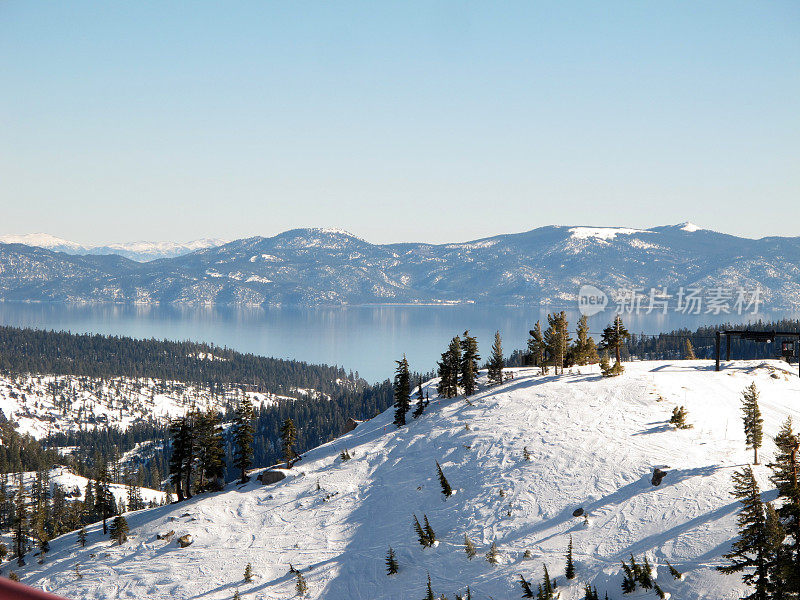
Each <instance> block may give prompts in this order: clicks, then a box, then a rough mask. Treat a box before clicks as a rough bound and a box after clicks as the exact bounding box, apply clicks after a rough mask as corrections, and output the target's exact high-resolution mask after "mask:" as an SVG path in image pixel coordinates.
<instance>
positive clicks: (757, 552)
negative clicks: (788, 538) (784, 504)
mask: <svg viewBox="0 0 800 600" xmlns="http://www.w3.org/2000/svg"><path fill="white" fill-rule="evenodd" d="M732 495H733V496H734V497H735V498H736V499H738V500H739V502H740V504H741V505H742V509H741V511H740V512H739V516H738V518H737V522H738V524H739V539H737V540H736V541H735V542H734V543H733V550H732V551H731V552H730V553H728V554H725V555H724V556H725V558H727V559H728V560H729V561H730V562H731V564H729V565H726V566H724V567H717V569H718V570H719V571H722V572H723V573H742V572H743V575H742V581H744V583H745V584H747V585H749V586H752V587H755V591H754V592H753V593H752V594H750V595H748V596H745V597H744V598H743V600H769V594H768V585H769V577H768V565H769V561H770V556H769V540H768V537H767V527H766V525H767V522H766V513H765V510H764V503H763V502H762V501H761V490H760V489H759V487H758V483H757V482H756V478H755V477H754V475H753V469H752V468H751V467H749V466H748V467H745V468H744V469H743V470H742V471H737V472H735V473H734V474H733V492H732Z"/></svg>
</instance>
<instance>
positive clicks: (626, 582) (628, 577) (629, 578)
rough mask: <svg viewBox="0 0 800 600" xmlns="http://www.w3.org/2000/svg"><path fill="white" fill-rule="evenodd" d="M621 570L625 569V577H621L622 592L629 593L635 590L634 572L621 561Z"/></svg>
mask: <svg viewBox="0 0 800 600" xmlns="http://www.w3.org/2000/svg"><path fill="white" fill-rule="evenodd" d="M622 570H623V571H625V577H623V578H622V593H623V594H630V593H632V592H635V591H636V581H637V578H636V572H635V570H634V569H633V568H631V567H630V566H629V565H628V564H627V563H625V562H624V561H623V563H622Z"/></svg>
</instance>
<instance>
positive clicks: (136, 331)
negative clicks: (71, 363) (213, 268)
mask: <svg viewBox="0 0 800 600" xmlns="http://www.w3.org/2000/svg"><path fill="white" fill-rule="evenodd" d="M568 314H569V320H570V329H571V330H574V323H575V321H576V320H577V318H578V316H579V315H578V313H577V311H568ZM546 315H547V310H546V309H542V310H537V309H524V308H517V307H506V306H499V307H488V306H476V305H457V306H353V307H343V308H315V309H308V308H263V309H262V308H252V309H251V308H228V307H203V308H188V307H173V306H130V305H66V304H55V303H53V304H46V303H30V304H29V303H11V302H0V324H3V325H15V326H19V327H34V328H39V329H56V330H68V331H72V332H74V333H87V332H88V333H101V334H111V335H124V336H130V337H134V338H150V337H155V338H159V339H163V338H166V339H172V340H193V341H203V342H210V343H214V344H216V345H219V346H227V347H229V348H233V349H236V350H240V351H243V352H253V353H256V354H261V355H266V356H275V357H279V358H292V359H298V360H304V361H307V362H312V363H327V364H336V365H341V366H343V367H345V368H346V369H348V370H353V371H358V373H359V374H360V375H361V376H362V377H364V378H365V379H367V380H369V381H371V382H374V381H378V380H381V379H385V378H387V377H391V376H392V373H393V370H394V366H395V365H394V361H395V360H397V359H399V358H401V357H402V355H403V354H404V353H405V354H406V356H407V358H408V360H409V363H410V365H411V368H412V369H415V370H419V371H427V370H429V369H432V368H434V367H435V365H436V360H438V359H439V357H440V355H441V353H442V352H443V351H444V350H445V347H446V346H447V343H448V342H449V341H450V339H451V338H452V337H453V336H454V335H457V334H460V333H462V332H463V331H464V330H465V329H469V330H470V332H471V333H472V334H473V335H476V336H477V337H478V342H479V345H480V351H481V355H482V356H483V357H486V356H488V354H489V350H490V348H491V344H492V341H493V336H494V332H495V331H498V330H499V331H500V334H501V335H502V336H503V348H504V350H505V353H506V354H510V353H511V351H512V350H513V349H515V348H522V347H524V345H525V343H526V340H527V337H528V330H529V329H531V328H532V327H533V325H534V324H535V322H536V320H537V319H541V320H542V321H543V322H544V321H545V320H546ZM748 317H750V319H751V320H752V319H753V316H752V315H745V316H743V317H739V316H738V315H733V316H729V315H720V316H716V315H683V314H679V313H668V314H666V315H662V314H655V313H654V314H650V315H625V316H624V317H623V318H624V319H625V323H626V325H627V326H628V329H629V330H630V331H631V332H632V333H658V332H662V331H669V330H672V329H677V328H680V327H688V328H689V329H695V328H696V327H698V326H700V325H706V324H717V323H723V322H727V321H733V322H741V321H747V320H748ZM757 317H759V318H761V319H764V320H768V319H770V318H783V317H786V318H797V315H789V314H780V315H769V314H764V313H761V314H759V315H757ZM612 319H613V315H612V314H609V313H607V312H606V313H602V314H600V315H596V316H593V317H590V318H589V324H590V326H591V331H592V332H593V333H594V332H600V331H601V330H602V329H603V327H605V326H606V325H607V324H608V323H609V322H610V321H611V320H612ZM573 337H574V334H573ZM594 338H595V340H597V339H598V338H599V335H598V334H596V333H594Z"/></svg>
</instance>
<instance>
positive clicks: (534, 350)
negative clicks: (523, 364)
mask: <svg viewBox="0 0 800 600" xmlns="http://www.w3.org/2000/svg"><path fill="white" fill-rule="evenodd" d="M529 333H530V336H531V337H530V339H529V340H528V354H529V355H530V356H531V359H532V362H533V366H534V367H539V368H540V369H541V370H542V375H546V374H547V363H546V361H545V351H546V349H547V346H546V344H545V342H544V334H543V333H542V324H541V322H539V321H536V326H535V327H534V328H533V329H531V330H530V332H529Z"/></svg>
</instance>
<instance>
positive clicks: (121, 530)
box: [110, 515, 128, 546]
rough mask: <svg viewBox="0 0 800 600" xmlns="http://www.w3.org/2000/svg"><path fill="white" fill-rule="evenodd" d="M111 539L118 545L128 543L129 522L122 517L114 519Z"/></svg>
mask: <svg viewBox="0 0 800 600" xmlns="http://www.w3.org/2000/svg"><path fill="white" fill-rule="evenodd" d="M110 533H111V539H112V540H114V541H115V542H117V544H118V545H120V546H121V545H122V544H124V543H125V542H126V541H128V522H127V521H126V520H125V517H123V516H122V515H120V516H117V517H114V520H113V521H112V522H111V530H110Z"/></svg>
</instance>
